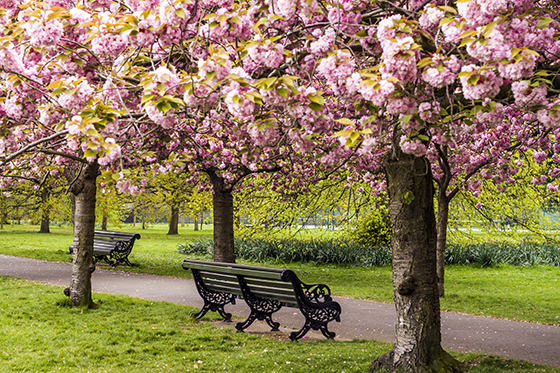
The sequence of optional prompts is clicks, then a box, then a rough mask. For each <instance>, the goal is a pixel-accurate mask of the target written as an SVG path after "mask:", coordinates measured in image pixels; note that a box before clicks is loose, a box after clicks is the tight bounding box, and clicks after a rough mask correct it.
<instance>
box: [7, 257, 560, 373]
mask: <svg viewBox="0 0 560 373" xmlns="http://www.w3.org/2000/svg"><path fill="white" fill-rule="evenodd" d="M71 273H72V267H71V265H70V264H67V263H53V262H44V261H40V260H34V259H26V258H19V257H13V256H7V255H0V276H11V277H19V278H22V279H26V280H32V281H40V282H46V283H50V284H55V285H61V286H68V285H69V284H70V279H71ZM92 286H93V291H95V292H102V293H114V294H125V295H129V296H134V297H139V298H144V299H152V300H158V301H168V302H173V303H179V304H186V305H190V306H197V307H201V306H202V300H201V298H200V296H199V295H198V293H197V291H196V287H195V285H194V282H193V281H192V280H187V279H179V278H174V277H161V276H153V275H141V274H133V273H127V272H121V271H112V270H103V269H100V268H97V269H96V271H95V272H94V273H93V277H92ZM335 299H336V301H337V302H339V303H340V304H341V306H342V314H341V316H340V318H341V322H340V323H337V322H332V323H330V324H329V329H330V330H332V331H334V332H336V335H337V338H343V339H354V338H359V339H375V340H379V341H386V342H394V340H395V321H396V319H397V318H396V313H395V307H394V305H392V304H385V303H379V302H372V301H363V300H356V299H347V298H339V297H335ZM237 303H238V304H237V305H235V306H231V305H230V306H229V307H227V308H226V309H227V311H228V312H232V313H234V314H235V315H248V314H249V310H248V308H247V306H246V305H245V304H244V302H242V301H240V302H237ZM559 308H560V305H559ZM559 313H560V309H559ZM275 320H277V321H278V322H280V323H281V325H283V326H286V327H287V328H290V329H299V328H300V327H301V325H303V322H304V318H303V316H302V315H301V314H300V312H299V310H297V309H295V308H287V307H284V308H282V309H281V310H280V311H279V312H277V313H275ZM441 322H442V325H441V333H442V345H443V347H444V348H445V349H449V350H454V351H461V352H487V353H490V354H494V355H500V356H507V357H511V358H515V359H521V360H526V361H530V362H534V363H538V364H544V365H549V366H553V367H560V327H556V326H549V325H540V324H533V323H527V322H516V321H508V320H501V319H493V318H489V317H480V316H471V315H464V314H457V313H452V312H442V313H441ZM252 328H253V326H251V327H250V328H249V329H248V330H249V331H250V330H251V329H252Z"/></svg>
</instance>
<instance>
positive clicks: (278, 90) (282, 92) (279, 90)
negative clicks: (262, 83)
mask: <svg viewBox="0 0 560 373" xmlns="http://www.w3.org/2000/svg"><path fill="white" fill-rule="evenodd" d="M276 93H278V94H279V95H280V96H284V97H288V90H287V89H286V88H276Z"/></svg>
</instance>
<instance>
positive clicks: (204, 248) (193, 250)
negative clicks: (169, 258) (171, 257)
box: [177, 239, 214, 257]
mask: <svg viewBox="0 0 560 373" xmlns="http://www.w3.org/2000/svg"><path fill="white" fill-rule="evenodd" d="M177 251H178V252H179V253H181V254H194V255H204V256H209V257H211V256H212V255H213V253H214V242H213V241H212V240H208V239H199V240H194V241H192V242H187V243H185V244H180V245H179V246H177Z"/></svg>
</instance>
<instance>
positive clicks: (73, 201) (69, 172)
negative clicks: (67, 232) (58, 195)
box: [64, 167, 76, 225]
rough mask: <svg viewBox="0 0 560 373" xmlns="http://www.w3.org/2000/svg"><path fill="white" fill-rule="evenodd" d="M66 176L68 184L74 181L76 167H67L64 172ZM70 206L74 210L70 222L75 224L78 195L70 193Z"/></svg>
mask: <svg viewBox="0 0 560 373" xmlns="http://www.w3.org/2000/svg"><path fill="white" fill-rule="evenodd" d="M64 177H65V178H66V181H67V182H68V184H70V183H72V181H73V180H74V178H75V177H76V172H75V169H71V168H70V167H68V168H66V172H65V173H64ZM70 207H71V210H72V216H71V217H70V223H72V225H74V221H75V217H76V196H75V195H74V194H73V193H70Z"/></svg>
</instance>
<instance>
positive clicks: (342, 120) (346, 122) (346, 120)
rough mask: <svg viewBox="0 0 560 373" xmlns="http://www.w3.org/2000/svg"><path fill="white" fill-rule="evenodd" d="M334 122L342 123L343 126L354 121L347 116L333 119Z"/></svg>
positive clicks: (349, 124) (350, 124)
mask: <svg viewBox="0 0 560 373" xmlns="http://www.w3.org/2000/svg"><path fill="white" fill-rule="evenodd" d="M335 122H338V123H340V124H344V125H345V126H353V125H354V122H352V121H351V120H350V119H348V118H340V119H335Z"/></svg>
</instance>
